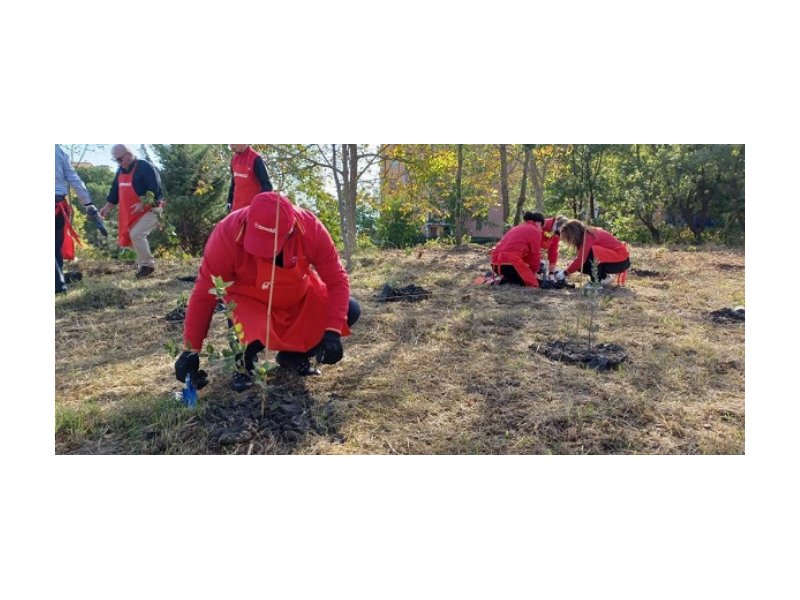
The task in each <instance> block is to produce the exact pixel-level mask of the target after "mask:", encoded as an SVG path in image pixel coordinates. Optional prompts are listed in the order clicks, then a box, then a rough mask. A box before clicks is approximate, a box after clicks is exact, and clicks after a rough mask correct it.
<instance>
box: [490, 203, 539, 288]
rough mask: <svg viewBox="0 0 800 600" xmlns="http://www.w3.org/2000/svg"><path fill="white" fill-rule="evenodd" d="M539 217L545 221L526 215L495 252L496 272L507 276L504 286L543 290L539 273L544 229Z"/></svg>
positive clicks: (535, 214)
mask: <svg viewBox="0 0 800 600" xmlns="http://www.w3.org/2000/svg"><path fill="white" fill-rule="evenodd" d="M537 215H538V217H539V218H540V219H542V221H543V220H544V219H543V217H542V215H541V214H538V213H532V212H526V213H525V214H524V215H523V217H522V219H523V222H522V223H521V224H520V225H517V226H516V227H512V228H511V229H509V230H508V232H507V233H506V234H505V235H504V236H503V239H501V240H500V241H499V242H498V244H497V246H495V248H494V250H493V251H492V258H491V263H492V271H493V272H494V273H495V274H496V275H502V276H503V278H502V281H501V285H502V284H512V285H523V286H525V287H539V280H538V279H537V278H536V273H537V271H539V256H540V254H541V250H540V246H541V243H542V229H541V227H540V222H537Z"/></svg>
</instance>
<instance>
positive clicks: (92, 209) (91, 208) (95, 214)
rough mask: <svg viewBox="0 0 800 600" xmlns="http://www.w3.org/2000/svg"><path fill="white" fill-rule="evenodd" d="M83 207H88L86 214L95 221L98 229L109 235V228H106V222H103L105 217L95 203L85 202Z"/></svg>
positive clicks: (104, 234)
mask: <svg viewBox="0 0 800 600" xmlns="http://www.w3.org/2000/svg"><path fill="white" fill-rule="evenodd" d="M83 207H84V208H85V209H86V216H88V217H89V218H90V219H91V220H92V221H94V224H95V225H96V226H97V231H99V232H100V233H101V234H102V235H103V236H105V237H108V230H107V229H106V226H105V223H103V217H102V216H100V211H99V210H97V207H96V206H95V205H94V204H84V205H83Z"/></svg>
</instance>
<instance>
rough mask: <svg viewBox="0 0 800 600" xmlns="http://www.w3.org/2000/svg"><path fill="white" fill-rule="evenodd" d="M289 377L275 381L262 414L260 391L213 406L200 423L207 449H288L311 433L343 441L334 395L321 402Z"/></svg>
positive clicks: (210, 406)
mask: <svg viewBox="0 0 800 600" xmlns="http://www.w3.org/2000/svg"><path fill="white" fill-rule="evenodd" d="M287 379H288V382H286V380H287ZM291 379H292V378H291V377H284V378H283V380H284V381H285V383H283V384H281V383H279V382H276V383H275V384H273V385H272V389H271V390H270V393H269V396H268V400H267V403H266V406H265V410H264V415H263V416H262V415H261V397H260V395H259V394H258V393H257V392H252V391H251V393H250V394H249V395H247V396H244V395H243V394H242V395H238V396H236V397H235V398H229V399H227V400H225V401H222V402H214V403H212V404H209V405H208V407H207V409H206V410H205V413H204V415H203V418H202V420H201V421H199V425H200V426H202V427H205V428H206V429H207V430H208V433H209V436H208V437H209V442H208V443H209V446H208V449H209V452H212V453H218V452H222V451H225V452H228V451H234V452H247V451H251V452H253V453H256V454H258V453H263V452H277V453H288V452H291V451H292V449H293V448H294V447H296V446H297V445H298V444H299V443H300V442H302V441H303V440H304V439H306V438H307V437H308V436H327V437H328V438H329V439H331V440H332V441H336V442H339V443H341V442H343V441H344V437H343V436H342V435H340V434H339V433H338V422H337V414H336V406H335V401H336V398H335V397H334V396H331V397H330V398H329V399H328V401H327V402H325V403H324V404H321V405H318V404H317V403H316V402H315V400H314V398H313V397H312V396H311V395H310V394H309V393H308V391H307V390H306V388H305V386H304V385H303V384H302V383H300V384H298V383H297V378H293V379H294V382H292V381H291ZM251 444H252V448H250V445H251Z"/></svg>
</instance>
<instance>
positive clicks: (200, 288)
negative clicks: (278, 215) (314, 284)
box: [183, 206, 350, 349]
mask: <svg viewBox="0 0 800 600" xmlns="http://www.w3.org/2000/svg"><path fill="white" fill-rule="evenodd" d="M293 208H294V210H295V212H296V213H297V214H296V216H297V225H295V227H298V228H299V229H301V230H302V235H295V234H293V235H292V236H290V237H289V239H288V240H287V241H286V244H285V245H284V248H283V260H284V266H285V267H287V268H289V267H292V266H294V262H296V260H297V254H298V252H297V251H298V248H297V246H298V244H299V243H302V252H303V253H304V254H305V256H306V258H308V260H309V261H310V262H311V264H312V266H313V267H314V270H316V272H317V274H318V275H319V277H320V279H321V280H322V282H323V283H324V284H325V286H326V287H327V293H328V300H327V316H326V318H325V329H331V330H335V331H345V330H346V324H347V309H348V305H349V301H350V283H349V280H348V277H347V271H345V269H344V267H343V266H342V263H341V261H340V260H339V254H338V253H337V252H336V246H335V245H334V243H333V240H332V239H331V236H330V234H329V233H328V230H327V229H325V226H324V225H323V224H322V222H321V221H320V220H319V219H318V218H317V217H316V216H314V214H312V213H310V212H309V211H307V210H304V209H302V208H298V207H296V206H295V207H293ZM249 212H250V211H249V209H248V208H245V209H243V210H238V211H234V212H232V213H230V214H229V215H228V216H227V217H225V218H224V219H223V220H222V221H220V222H219V223H217V225H216V227H215V228H214V231H212V232H211V236H210V237H209V238H208V242H207V243H206V247H205V251H204V252H203V260H202V262H201V264H200V271H199V273H198V276H197V282H196V283H195V286H194V290H193V291H192V295H191V297H190V298H189V305H188V307H187V311H186V320H185V322H184V329H183V337H184V341H185V342H186V343H187V345H189V346H190V347H191V348H193V349H199V348H202V344H203V340H204V339H205V338H206V336H207V335H208V328H209V326H210V324H211V317H212V316H213V314H214V308H215V306H216V303H217V300H216V297H215V296H213V295H212V294H210V293H209V290H210V289H212V288H213V287H214V284H213V282H212V281H211V276H212V275H217V276H219V277H222V279H223V280H225V281H234V282H236V283H237V284H243V285H255V282H256V267H257V264H256V263H257V259H256V257H255V256H253V255H252V254H248V253H247V252H245V250H244V243H243V238H244V225H245V220H246V219H247V216H248V214H249ZM287 261H288V262H287ZM321 335H322V333H320V336H321Z"/></svg>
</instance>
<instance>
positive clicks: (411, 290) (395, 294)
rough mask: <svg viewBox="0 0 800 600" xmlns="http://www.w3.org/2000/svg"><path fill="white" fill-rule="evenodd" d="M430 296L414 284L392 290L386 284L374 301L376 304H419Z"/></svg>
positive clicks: (429, 293) (430, 294) (426, 291)
mask: <svg viewBox="0 0 800 600" xmlns="http://www.w3.org/2000/svg"><path fill="white" fill-rule="evenodd" d="M432 295H433V294H432V293H431V292H429V291H428V290H426V289H424V288H421V287H419V286H417V285H414V284H411V285H407V286H406V287H402V288H393V287H392V286H390V285H389V284H388V283H387V284H386V285H384V286H383V289H382V290H381V293H380V294H378V295H377V296H375V300H377V301H378V302H419V301H420V300H423V299H425V298H430V297H431V296H432Z"/></svg>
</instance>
